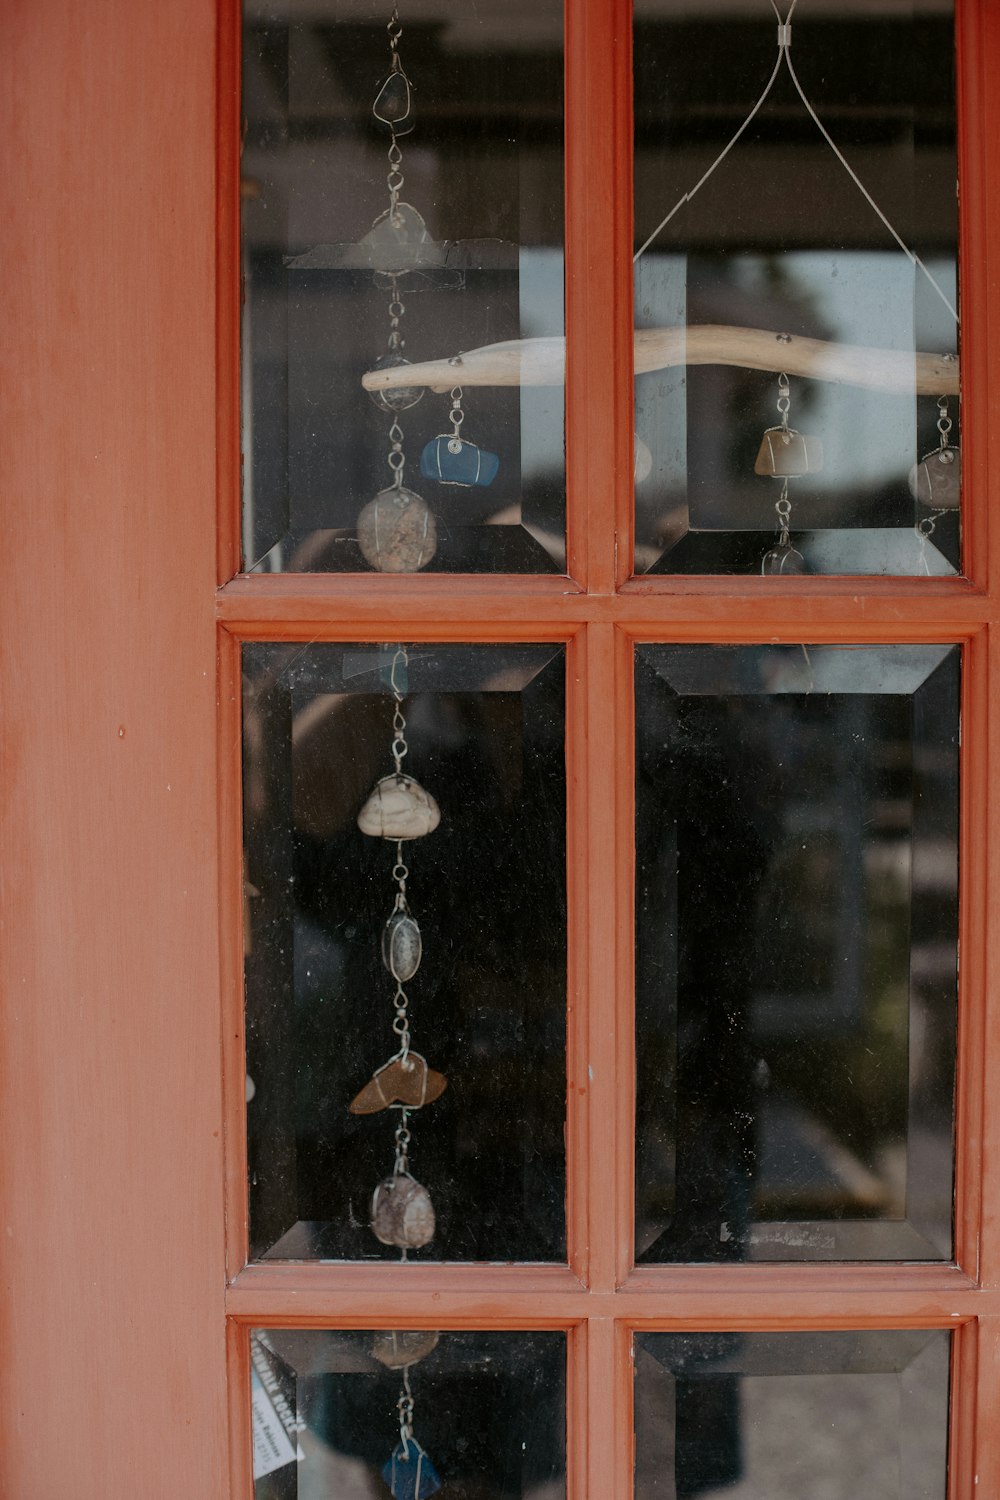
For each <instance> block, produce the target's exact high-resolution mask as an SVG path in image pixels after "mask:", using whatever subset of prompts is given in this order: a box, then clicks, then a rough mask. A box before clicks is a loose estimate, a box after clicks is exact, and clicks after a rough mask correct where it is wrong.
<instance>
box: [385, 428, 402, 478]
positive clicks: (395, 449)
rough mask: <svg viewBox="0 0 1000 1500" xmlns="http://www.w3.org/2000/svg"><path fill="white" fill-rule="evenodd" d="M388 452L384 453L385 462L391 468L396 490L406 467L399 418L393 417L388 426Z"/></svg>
mask: <svg viewBox="0 0 1000 1500" xmlns="http://www.w3.org/2000/svg"><path fill="white" fill-rule="evenodd" d="M389 442H390V444H391V446H390V448H389V452H388V453H387V454H386V463H387V464H388V465H389V468H390V469H391V470H392V483H393V486H394V487H395V488H396V489H397V490H398V489H401V488H402V484H403V470H404V468H405V467H406V454H405V453H404V452H403V429H402V427H400V425H399V419H398V418H397V417H394V418H393V421H392V426H391V427H390V428H389Z"/></svg>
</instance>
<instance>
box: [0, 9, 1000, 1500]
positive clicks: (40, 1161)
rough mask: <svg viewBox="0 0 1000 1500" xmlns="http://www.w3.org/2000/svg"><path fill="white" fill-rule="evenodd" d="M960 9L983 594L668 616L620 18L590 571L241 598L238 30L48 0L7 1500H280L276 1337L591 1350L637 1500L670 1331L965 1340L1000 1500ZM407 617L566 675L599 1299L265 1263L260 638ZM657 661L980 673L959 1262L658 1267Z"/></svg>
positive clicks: (14, 950)
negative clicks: (810, 644)
mask: <svg viewBox="0 0 1000 1500" xmlns="http://www.w3.org/2000/svg"><path fill="white" fill-rule="evenodd" d="M958 13H959V24H960V36H961V45H962V52H961V60H960V70H959V78H960V98H961V111H962V126H961V182H962V205H961V208H962V232H963V248H962V256H963V260H962V278H963V280H962V299H963V300H962V307H963V315H964V325H965V328H964V333H963V371H964V386H965V389H964V392H963V399H964V424H963V425H964V436H963V449H964V475H965V483H966V501H967V505H966V521H965V528H964V547H965V567H966V571H967V574H968V577H969V579H970V580H971V582H967V581H964V580H961V579H954V580H947V579H946V580H912V579H822V580H820V579H802V580H796V579H782V580H766V579H745V578H735V579H731V578H730V579H727V578H714V579H694V578H685V579H670V578H666V577H658V578H655V579H634V580H632V581H630V582H627V583H626V582H625V580H626V579H627V577H628V573H629V572H630V569H631V531H632V498H631V468H632V452H631V442H632V438H631V414H630V397H631V388H632V375H631V365H630V360H631V349H632V332H631V329H632V307H631V302H632V280H631V185H630V181H631V179H630V173H631V164H630V154H631V135H630V122H629V117H628V110H629V95H630V86H631V85H630V27H629V16H628V12H627V6H626V5H624V4H622V3H621V0H570V6H569V18H568V23H567V68H568V74H567V113H568V123H569V128H568V146H567V165H566V181H567V191H568V194H569V203H568V208H567V329H568V335H569V340H570V356H569V368H568V385H567V436H568V443H569V460H568V490H569V499H568V514H569V520H568V526H569V567H570V571H571V573H572V575H573V580H574V581H572V582H571V581H570V580H568V579H565V578H541V579H535V578H507V577H496V578H487V579H479V578H477V579H474V580H470V579H464V580H463V579H460V578H458V579H450V578H444V577H440V576H438V577H427V578H419V579H405V578H403V579H393V578H377V577H372V576H367V575H366V576H363V577H362V576H359V577H355V578H351V577H339V578H323V577H306V578H272V577H251V578H244V577H240V578H233V574H234V573H235V572H236V569H237V567H238V556H239V516H238V487H239V460H238V453H239V420H238V419H239V413H238V395H239V367H238V312H239V243H238V234H237V217H236V203H237V200H238V193H237V186H238V137H239V107H238V56H237V53H238V15H237V9H236V5H235V0H217V5H215V6H213V5H212V4H211V3H209V0H172V3H171V4H170V5H169V6H166V7H159V8H152V7H148V6H135V5H134V4H133V5H127V4H126V3H125V0H94V3H93V4H91V5H88V6H86V7H76V8H74V9H71V10H70V11H69V12H67V10H66V7H65V6H57V5H56V4H55V3H54V0H32V3H31V4H30V5H29V4H27V3H25V0H15V4H14V5H13V6H12V7H11V8H10V14H9V16H8V17H7V26H6V28H5V47H4V50H3V62H2V63H0V66H2V68H3V70H4V72H3V78H2V83H0V109H2V110H3V119H4V123H5V125H6V127H7V128H6V134H5V139H6V141H7V143H8V151H7V155H6V159H5V172H4V174H3V178H2V183H0V193H2V194H3V195H4V197H3V199H2V200H0V201H2V202H3V207H4V209H5V212H4V214H3V217H2V220H0V223H2V229H0V235H2V236H3V238H4V250H5V252H6V253H5V255H4V264H5V274H4V278H3V280H2V282H0V297H2V298H3V305H2V308H0V314H2V317H3V327H4V329H5V337H4V357H5V361H6V366H7V373H8V377H9V378H8V380H7V381H6V382H5V383H4V386H3V394H2V396H0V400H2V402H3V407H2V412H0V416H2V431H3V433H4V438H5V441H4V443H3V444H2V445H0V486H2V489H0V493H2V494H3V496H4V499H5V503H6V506H7V515H8V528H7V536H6V545H5V548H4V553H3V566H4V569H5V575H4V578H3V580H2V589H0V609H2V610H3V626H4V629H3V635H2V636H0V641H2V643H3V644H2V647H0V687H2V696H0V704H2V709H0V766H2V772H3V802H2V811H0V818H2V826H3V834H4V837H3V844H2V851H3V852H2V860H0V921H2V931H0V1003H2V1006H3V1017H2V1026H0V1049H2V1052H0V1073H2V1080H3V1088H2V1093H0V1100H2V1104H0V1108H2V1111H3V1115H2V1125H3V1131H2V1147H0V1202H2V1203H3V1206H4V1223H5V1226H6V1230H7V1232H6V1233H5V1236H4V1240H3V1245H4V1251H3V1282H2V1287H3V1291H2V1296H3V1309H2V1319H3V1332H4V1338H3V1355H2V1365H0V1370H2V1373H0V1380H2V1382H3V1387H2V1400H3V1412H4V1417H5V1421H4V1431H3V1439H2V1442H0V1493H2V1494H4V1495H8V1494H9V1495H11V1496H12V1497H13V1496H17V1497H22V1496H23V1497H25V1500H35V1497H38V1500H47V1497H48V1496H50V1495H51V1496H53V1497H55V1496H56V1495H59V1496H62V1495H65V1494H72V1495H73V1496H80V1497H83V1500H89V1497H91V1496H93V1497H94V1500H97V1497H98V1496H100V1497H101V1500H105V1497H107V1496H118V1495H122V1496H134V1495H142V1496H143V1497H144V1500H145V1497H149V1500H160V1497H163V1500H167V1497H168V1496H169V1497H170V1500H173V1497H174V1496H176V1495H179V1494H185V1495H206V1496H211V1497H213V1500H215V1497H219V1500H222V1497H238V1500H248V1497H249V1495H250V1492H251V1483H252V1481H251V1472H250V1429H249V1402H248V1394H247V1392H248V1347H247V1325H248V1324H253V1323H262V1324H271V1325H275V1324H285V1325H289V1326H305V1325H310V1324H314V1325H325V1326H338V1325H339V1326H345V1327H366V1326H390V1325H395V1326H407V1325H408V1324H409V1325H418V1326H419V1325H422V1326H439V1327H470V1328H471V1327H479V1328H488V1327H494V1328H517V1327H561V1328H566V1329H567V1330H569V1335H570V1336H569V1354H568V1357H569V1386H568V1417H569V1451H568V1472H569V1483H570V1495H571V1500H584V1497H590V1496H593V1497H597V1496H600V1497H602V1500H603V1497H605V1496H613V1497H614V1500H626V1497H627V1496H628V1495H629V1493H630V1488H631V1347H630V1334H629V1331H630V1329H631V1328H632V1327H690V1328H694V1327H700V1328H706V1329H711V1328H749V1327H768V1328H806V1327H815V1328H827V1327H858V1326H872V1327H907V1326H918V1327H949V1328H952V1329H954V1330H956V1335H957V1336H956V1344H955V1350H956V1352H955V1360H954V1365H953V1372H954V1377H953V1378H954V1407H953V1423H952V1466H951V1480H950V1485H951V1494H950V1500H958V1497H962V1500H971V1497H972V1496H973V1495H975V1496H977V1497H980V1500H982V1497H984V1496H993V1495H1000V1445H998V1444H997V1442H996V1437H995V1434H996V1432H997V1430H998V1423H1000V1089H998V1088H997V1087H996V1086H995V1080H996V1079H997V1078H998V1077H1000V1003H998V1000H997V996H998V995H1000V967H998V964H1000V960H998V958H997V954H998V953H1000V941H998V940H1000V918H998V901H997V895H996V893H997V890H998V884H1000V863H998V862H1000V814H998V812H997V810H996V798H997V792H996V790H995V789H996V788H997V779H998V765H997V752H996V746H997V745H998V743H1000V665H998V653H997V650H996V648H995V645H994V638H995V636H996V633H997V627H998V625H1000V611H998V603H997V596H996V593H995V592H993V593H991V592H989V587H990V586H992V587H993V588H994V589H995V588H996V586H997V580H998V578H1000V558H998V555H997V549H998V548H1000V527H998V526H996V525H992V526H991V525H990V524H989V521H990V514H991V511H992V509H993V508H994V506H995V505H996V504H997V503H1000V495H998V494H997V493H996V486H997V480H996V476H997V474H998V453H997V444H998V443H1000V412H998V410H997V407H998V398H997V396H996V394H995V393H996V391H997V389H998V384H997V376H996V369H995V367H996V364H997V360H998V358H1000V338H998V334H1000V327H998V323H1000V275H998V270H997V253H998V252H997V250H996V249H995V248H994V247H996V246H997V245H998V244H1000V196H998V182H1000V97H998V95H997V91H996V89H995V86H994V80H995V78H996V76H997V75H998V72H1000V8H998V7H997V6H995V5H993V4H991V3H990V0H959V7H958ZM216 201H218V206H219V222H218V234H217V235H213V228H214V219H213V213H214V206H215V204H216ZM216 411H217V413H218V417H217V418H216V416H215V414H214V413H215V412H216ZM15 431H16V433H17V436H16V439H15V440H14V441H11V438H10V434H11V433H13V432H15ZM216 500H217V501H218V503H217V504H216ZM230 579H232V581H231V582H229V581H227V580H230ZM219 581H221V582H222V583H223V585H224V586H223V587H222V588H221V589H220V590H219V591H218V593H217V594H216V590H215V585H216V583H217V582H219ZM622 584H624V586H622V587H620V588H618V591H617V592H616V585H622ZM401 615H402V616H404V617H405V618H407V619H408V620H409V621H411V622H412V628H413V633H414V634H415V635H417V636H421V637H424V638H426V639H433V640H458V641H461V640H565V641H566V642H567V643H568V649H567V667H568V673H569V694H568V703H567V754H568V779H569V818H570V827H569V831H568V863H569V870H570V891H569V911H570V924H569V932H570V937H569V944H570V952H569V997H570V1010H569V1034H568V1053H567V1057H568V1081H569V1084H570V1088H571V1095H570V1107H569V1113H568V1124H567V1129H568V1135H567V1153H568V1164H569V1170H570V1177H571V1181H570V1188H569V1194H568V1231H569V1236H570V1248H569V1264H568V1266H565V1267H558V1266H556V1267H538V1266H523V1267H503V1266H499V1267H493V1266H464V1265H461V1266H456V1265H453V1266H448V1265H445V1266H435V1265H412V1266H408V1267H399V1266H384V1265H378V1266H367V1265H357V1266H345V1267H338V1266H323V1265H309V1266H298V1265H283V1266H274V1265H258V1266H250V1267H246V1266H245V1265H244V1261H245V1255H246V1183H245V1176H246V1173H245V1142H244V1114H243V1091H242V1085H243V1057H242V1047H243V1041H242V1026H243V1021H242V994H241V970H242V954H241V935H242V883H241V865H240V843H239V809H240V792H239V770H240V767H239V753H240V750H239V743H240V742H239V660H238V653H239V642H240V640H241V639H276V640H281V639H286V640H287V639H301V640H311V639H329V640H337V639H340V640H345V639H371V640H379V639H382V638H384V637H385V635H386V634H390V635H391V634H393V633H398V621H399V619H400V617H401ZM394 627H395V629H394ZM216 633H217V639H216ZM644 639H665V640H671V639H672V640H681V641H685V640H687V641H691V640H704V641H737V642H738V641H759V640H771V639H776V640H787V641H801V640H807V641H817V642H822V641H843V642H848V643H852V642H857V643H862V642H868V641H880V640H887V641H928V640H942V641H957V642H962V643H964V644H965V647H966V652H965V658H966V670H965V675H964V679H963V745H962V769H963V798H964V800H963V810H962V874H961V881H962V900H963V913H962V928H961V955H962V966H961V967H962V972H961V1010H962V1022H961V1031H960V1049H959V1081H960V1098H959V1108H958V1140H959V1153H960V1155H959V1167H958V1188H957V1253H958V1257H959V1260H960V1263H961V1268H960V1269H959V1268H958V1267H948V1266H936V1265H926V1266H906V1267H900V1266H894V1265H885V1266H864V1265H860V1266H846V1267H844V1266H830V1265H811V1266H801V1265H800V1266H794V1265H792V1266H754V1265H745V1266H725V1267H722V1266H717V1267H670V1266H664V1267H644V1268H642V1269H640V1270H636V1271H632V1270H631V1260H632V1193H633V1185H632V1134H633V1120H634V1097H633V1096H634V1039H633V1015H632V1002H631V990H632V926H633V884H632V865H633V858H634V840H633V789H632V776H633V726H632V704H631V694H632V686H631V683H632V677H631V652H632V647H633V643H634V641H635V640H644ZM216 647H218V650H216ZM216 690H218V698H219V703H218V714H217V710H216ZM990 799H992V800H990ZM220 925H221V929H222V942H221V947H220V940H219V929H220ZM220 976H221V977H220ZM220 996H221V998H220ZM220 1036H221V1040H222V1042H223V1043H224V1063H223V1060H222V1056H221V1051H222V1050H223V1049H220ZM591 1069H593V1077H592V1078H591V1076H590V1070H591ZM581 1090H582V1092H581ZM223 1134H224V1135H225V1156H223V1146H222V1140H223ZM224 1221H225V1223H226V1225H227V1233H226V1237H225V1243H224V1234H223V1224H224ZM227 1275H228V1278H229V1282H230V1284H229V1285H228V1286H227ZM977 1276H979V1277H981V1279H982V1284H981V1285H980V1284H977V1280H976V1278H977ZM227 1319H228V1328H227ZM976 1320H979V1325H978V1329H977V1327H976ZM227 1359H228V1379H229V1395H228V1407H227V1394H226V1361H227ZM977 1481H978V1482H977Z"/></svg>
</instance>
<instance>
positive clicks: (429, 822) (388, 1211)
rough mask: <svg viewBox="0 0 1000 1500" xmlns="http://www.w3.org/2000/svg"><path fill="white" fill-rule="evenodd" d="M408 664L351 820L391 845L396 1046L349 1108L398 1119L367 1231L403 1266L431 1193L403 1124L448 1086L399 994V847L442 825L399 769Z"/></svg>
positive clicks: (398, 659)
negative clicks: (374, 772) (383, 753)
mask: <svg viewBox="0 0 1000 1500" xmlns="http://www.w3.org/2000/svg"><path fill="white" fill-rule="evenodd" d="M407 665H408V658H407V653H406V650H405V648H404V647H402V646H400V647H399V648H398V649H397V651H396V652H395V654H394V656H393V659H392V669H391V673H390V686H391V689H392V695H393V699H394V700H395V707H394V711H393V717H392V744H391V753H392V759H393V765H394V770H393V771H392V772H391V773H390V774H389V775H388V776H383V777H382V779H381V780H380V781H379V782H378V783H377V784H376V786H375V788H374V790H373V791H372V793H371V795H370V796H369V797H368V799H367V801H366V802H365V804H364V806H363V807H362V809H361V811H360V813H359V814H358V827H359V828H360V829H361V832H362V833H365V834H367V835H368V836H369V837H370V838H380V839H385V840H386V841H387V842H389V843H392V844H395V846H396V850H395V854H396V857H395V862H394V864H393V866H392V880H393V883H394V885H395V887H396V891H395V899H394V901H393V906H392V910H391V911H390V913H389V916H388V918H387V919H386V922H385V925H384V927H383V929H382V943H381V948H382V962H383V964H384V966H385V968H386V969H387V970H388V972H389V974H390V976H391V977H392V979H393V980H394V982H395V986H396V989H395V993H394V995H393V998H392V1004H393V1011H394V1014H393V1019H392V1030H393V1033H394V1035H395V1038H396V1040H397V1042H398V1044H399V1046H398V1050H397V1051H396V1052H395V1053H394V1054H393V1055H392V1057H390V1058H389V1060H388V1062H385V1063H383V1064H382V1066H381V1067H380V1068H377V1069H376V1071H375V1073H374V1074H373V1076H372V1077H371V1079H370V1080H369V1082H368V1083H366V1084H365V1086H364V1088H363V1089H362V1090H361V1092H360V1093H359V1094H358V1095H357V1096H356V1097H355V1098H354V1099H353V1100H352V1102H351V1106H350V1109H351V1113H352V1114H355V1115H370V1114H379V1113H381V1112H382V1111H383V1110H396V1111H397V1112H398V1115H399V1120H398V1123H397V1126H396V1134H395V1159H394V1162H393V1167H392V1172H391V1174H390V1175H389V1176H388V1177H385V1178H383V1180H382V1181H381V1182H380V1183H379V1184H378V1186H377V1187H376V1189H375V1192H374V1196H373V1198H372V1217H371V1227H372V1230H373V1231H374V1233H375V1235H376V1237H377V1238H378V1239H379V1240H381V1241H382V1244H383V1245H395V1246H396V1247H397V1248H398V1249H399V1251H400V1252H401V1259H402V1260H404V1261H405V1260H406V1258H407V1253H408V1251H410V1250H417V1249H420V1248H421V1246H423V1245H426V1244H429V1243H430V1241H431V1240H432V1239H433V1237H434V1228H435V1222H434V1206H433V1204H432V1203H431V1198H430V1194H429V1193H428V1191H427V1189H426V1188H425V1187H423V1186H421V1184H420V1183H419V1182H418V1181H417V1180H416V1178H415V1177H414V1176H413V1175H412V1173H411V1172H410V1143H411V1132H410V1118H411V1116H412V1115H413V1114H414V1113H415V1112H416V1111H417V1110H420V1109H423V1108H424V1106H425V1105H427V1104H432V1103H433V1102H434V1100H435V1099H438V1098H440V1096H441V1095H442V1094H443V1093H444V1091H445V1089H446V1087H447V1082H448V1081H447V1079H446V1078H445V1077H444V1075H443V1074H442V1073H438V1072H435V1070H434V1069H433V1068H430V1067H428V1065H427V1060H426V1058H424V1057H423V1056H422V1055H421V1054H420V1053H419V1052H416V1051H414V1049H413V1047H412V1046H411V1036H410V1012H409V1007H410V1002H409V997H408V995H407V993H406V989H405V988H404V986H405V985H407V984H409V982H410V981H411V980H412V979H413V978H414V976H415V975H416V973H417V970H418V969H419V968H420V960H421V958H422V956H423V941H422V938H421V935H420V927H419V925H418V923H417V921H416V919H415V918H414V916H413V914H412V912H411V911H410V906H409V901H408V898H407V881H408V879H409V874H410V871H409V868H408V866H407V864H406V862H405V860H404V858H403V846H404V844H406V843H407V842H409V841H411V840H414V839H421V838H425V837H426V835H427V834H429V833H433V832H434V829H435V828H436V827H437V826H438V824H439V823H440V821H441V812H440V809H439V808H438V805H437V803H436V802H435V800H434V798H433V797H432V796H431V794H430V792H427V791H425V790H424V788H423V787H422V786H421V785H420V783H419V782H418V781H415V780H414V778H413V777H412V776H408V775H407V773H406V772H405V771H404V769H403V761H404V760H405V758H406V755H407V752H408V749H409V746H408V745H407V742H406V717H405V715H404V713H403V703H404V687H403V681H402V680H401V678H402V675H403V674H405V672H406V668H407Z"/></svg>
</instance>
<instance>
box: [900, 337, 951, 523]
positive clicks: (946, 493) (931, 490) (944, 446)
mask: <svg viewBox="0 0 1000 1500" xmlns="http://www.w3.org/2000/svg"><path fill="white" fill-rule="evenodd" d="M954 357H955V356H954V355H950V356H949V355H946V356H945V358H951V359H954ZM937 405H938V423H937V427H938V445H937V447H936V448H935V449H934V451H933V453H925V454H924V456H923V458H922V459H921V460H920V462H919V463H916V464H914V465H913V468H912V469H911V470H910V494H911V495H912V496H913V498H914V500H918V501H919V502H920V504H921V505H926V506H929V507H930V508H931V509H932V510H941V511H944V510H957V509H958V504H959V490H960V487H961V475H962V465H961V452H960V450H959V448H958V447H957V446H956V445H953V444H952V441H951V429H952V421H951V416H950V414H949V411H948V397H947V396H939V397H938V404H937Z"/></svg>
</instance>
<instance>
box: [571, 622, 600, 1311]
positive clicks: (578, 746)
mask: <svg viewBox="0 0 1000 1500" xmlns="http://www.w3.org/2000/svg"><path fill="white" fill-rule="evenodd" d="M593 655H594V652H593V649H592V642H590V641H588V638H587V635H586V633H584V632H582V631H581V632H580V633H579V634H578V635H576V636H575V637H574V638H573V640H572V641H571V642H570V644H569V646H568V649H567V653H566V900H567V944H566V947H567V954H566V996H567V1012H566V1241H567V1245H566V1251H567V1253H566V1259H567V1261H568V1264H569V1266H570V1268H571V1270H572V1272H573V1274H574V1276H575V1277H577V1278H578V1279H579V1281H580V1282H581V1283H583V1282H585V1281H586V1280H587V1278H588V1276H589V1275H590V1266H591V1253H592V1236H591V1232H590V1214H591V1205H592V1203H593V1198H594V1186H595V1184H594V1177H593V1171H592V1165H591V1163H592V1157H591V1152H592V1149H593V1146H594V1137H593V1133H592V1115H593V1104H592V1098H591V1094H592V1088H593V1085H592V1083H591V1059H592V1055H593V1053H592V1048H593V1036H592V1031H591V1022H592V1018H593V1016H594V1012H595V1009H596V1004H595V1001H594V997H593V982H592V981H593V972H592V966H591V964H590V963H589V962H588V958H589V953H588V933H589V928H590V920H591V911H592V905H591V901H590V890H589V884H588V880H587V879H582V880H581V879H580V874H581V872H584V871H586V872H587V873H588V874H589V875H591V877H593V876H594V875H595V874H596V871H595V863H594V848H593V838H592V834H591V831H590V825H589V821H588V811H589V809H590V806H591V801H590V786H591V776H590V769H591V760H590V755H591V748H590V736H591V732H592V728H591V724H590V721H589V716H588V705H589V703H590V702H591V696H592V688H593V673H592V669H591V663H592V660H593ZM581 752H582V753H581Z"/></svg>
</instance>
